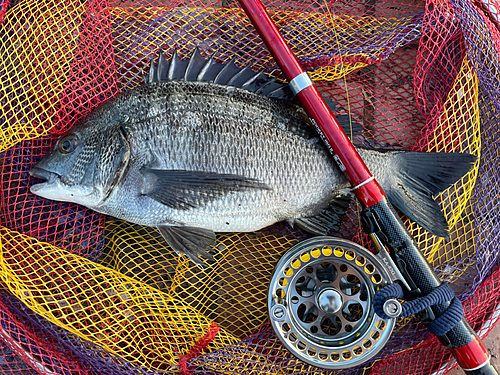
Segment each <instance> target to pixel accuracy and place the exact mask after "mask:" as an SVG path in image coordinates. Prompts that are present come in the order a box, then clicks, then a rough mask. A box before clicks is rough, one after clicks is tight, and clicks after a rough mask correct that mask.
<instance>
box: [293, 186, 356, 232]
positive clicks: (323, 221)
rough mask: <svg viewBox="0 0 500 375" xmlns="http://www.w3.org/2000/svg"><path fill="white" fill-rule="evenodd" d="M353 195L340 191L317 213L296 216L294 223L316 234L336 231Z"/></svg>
mask: <svg viewBox="0 0 500 375" xmlns="http://www.w3.org/2000/svg"><path fill="white" fill-rule="evenodd" d="M353 197H354V195H353V194H352V193H350V192H348V191H345V192H342V194H341V195H338V196H337V197H336V198H334V199H333V200H332V201H331V202H330V203H329V205H328V206H326V207H325V208H324V209H323V210H322V211H321V212H320V213H319V214H317V215H315V216H312V217H302V218H298V219H296V220H295V222H294V223H295V224H296V225H297V226H298V227H299V228H301V229H303V230H305V231H306V232H310V233H313V234H317V235H325V234H327V233H329V232H333V231H338V230H339V229H340V226H341V224H342V220H343V219H344V216H345V213H346V211H347V209H348V208H349V205H350V204H351V201H352V199H353Z"/></svg>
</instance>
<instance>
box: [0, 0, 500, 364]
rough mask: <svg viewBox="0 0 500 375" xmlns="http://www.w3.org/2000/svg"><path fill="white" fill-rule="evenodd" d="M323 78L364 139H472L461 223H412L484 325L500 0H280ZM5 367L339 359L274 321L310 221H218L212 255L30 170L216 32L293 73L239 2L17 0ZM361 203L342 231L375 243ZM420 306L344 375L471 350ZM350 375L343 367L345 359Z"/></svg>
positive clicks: (0, 165)
mask: <svg viewBox="0 0 500 375" xmlns="http://www.w3.org/2000/svg"><path fill="white" fill-rule="evenodd" d="M265 4H266V6H267V7H268V9H269V12H270V14H271V17H272V18H273V20H274V21H275V22H276V24H277V25H278V27H279V29H280V31H281V32H282V34H283V35H284V37H285V39H286V40H287V41H288V42H289V44H290V45H291V47H292V50H293V51H294V53H295V54H296V55H297V57H298V59H299V61H300V62H301V64H302V65H303V66H304V67H305V68H307V69H308V71H309V72H310V74H311V77H312V78H313V79H314V80H315V82H316V84H317V86H318V88H319V90H320V91H321V92H322V94H323V95H324V96H326V97H331V98H333V99H334V100H335V101H336V102H338V103H340V104H341V106H342V107H343V108H344V109H345V112H340V113H338V115H345V114H350V115H351V116H352V118H353V121H356V122H358V123H360V124H361V125H362V126H363V133H362V134H361V135H359V136H356V138H355V139H354V140H353V141H354V142H356V143H358V144H362V145H364V146H366V147H375V148H385V149H407V150H415V151H442V152H455V151H462V152H469V153H472V154H475V155H477V156H478V157H479V161H478V162H477V163H476V165H475V166H474V168H473V169H472V170H471V171H470V172H469V173H468V174H467V175H466V176H465V177H464V178H463V179H462V180H461V181H459V182H458V183H456V184H455V185H454V186H452V187H450V188H449V189H447V190H446V191H445V192H443V193H442V194H440V195H439V196H438V197H436V199H437V200H438V201H439V202H440V204H441V206H442V209H443V212H444V213H445V215H446V217H447V220H448V222H449V224H450V228H451V235H450V239H448V240H444V239H440V238H436V237H434V236H432V235H430V234H429V233H427V232H426V231H424V230H423V229H422V228H420V227H418V225H416V224H415V223H412V222H410V221H409V220H406V224H407V226H408V228H409V229H410V231H411V232H412V233H413V235H414V236H415V238H416V240H417V241H418V243H419V245H420V247H421V249H422V251H423V252H424V254H425V255H426V256H427V257H428V259H429V261H430V262H431V264H432V265H433V266H434V268H435V270H436V271H437V273H438V274H439V276H440V277H441V278H442V279H443V280H445V281H447V282H449V283H450V284H451V285H452V286H453V288H454V289H455V291H456V292H457V294H458V295H459V297H460V298H461V300H462V301H464V302H465V306H466V311H467V316H468V319H469V322H470V323H471V325H472V326H473V327H474V328H475V329H476V330H478V331H479V332H480V334H481V335H482V336H484V335H486V334H487V333H488V332H489V330H490V329H491V328H492V327H493V325H494V324H496V320H497V318H498V315H499V314H500V308H499V306H498V304H499V301H498V299H499V296H500V295H499V293H498V288H497V284H498V283H499V277H500V276H499V275H500V274H499V272H498V271H495V269H496V266H497V258H498V249H499V248H500V246H499V235H498V232H497V231H496V228H497V227H498V220H500V219H499V218H498V212H499V210H500V208H499V199H498V191H499V190H500V186H499V179H498V175H499V172H500V171H499V170H498V168H499V167H498V165H499V155H498V146H497V144H496V143H495V140H496V139H498V138H499V136H500V135H499V134H498V133H499V128H498V124H499V123H500V122H499V120H500V119H498V118H497V117H498V113H500V112H499V111H500V101H499V100H498V97H499V94H500V93H499V92H498V91H499V90H500V89H499V87H500V82H498V80H499V78H498V77H499V74H498V73H499V72H498V68H499V66H500V65H499V64H498V50H499V47H500V46H499V43H500V33H499V31H498V29H497V24H498V20H497V18H496V17H498V14H499V13H500V11H499V10H500V8H499V4H498V2H497V1H496V0H484V1H480V2H479V1H478V2H472V1H469V0H428V1H427V2H424V1H399V0H391V1H385V0H379V1H372V0H370V1H366V2H361V1H353V0H340V1H335V2H328V1H323V0H321V1H320V0H318V1H311V0H307V1H305V0H292V1H286V2H285V1H282V0H274V1H272V0H269V1H266V2H265ZM0 23H1V24H0V34H1V38H0V101H1V107H0V152H1V154H0V181H1V187H2V189H1V190H0V191H1V193H0V194H1V196H0V197H1V198H0V199H1V200H0V201H1V207H0V226H1V229H0V265H1V269H2V272H1V274H0V275H1V279H0V287H1V289H2V290H3V292H1V293H0V322H1V325H0V339H1V340H0V341H1V342H0V350H1V352H0V366H1V367H2V369H3V371H4V372H5V373H12V374H18V373H22V374H31V373H35V372H38V373H42V374H70V373H78V374H80V373H81V374H90V373H99V374H130V373H141V374H143V373H144V374H153V373H155V374H156V373H189V372H190V373H203V374H206V373H227V374H230V373H248V374H257V373H265V372H268V373H277V372H282V373H293V372H297V373H311V374H312V373H322V371H321V370H319V369H317V368H314V367H312V366H309V365H306V364H305V363H303V362H300V361H298V360H296V359H295V358H294V357H293V356H291V355H290V354H289V353H288V352H287V350H286V349H285V348H284V347H283V346H282V345H281V343H280V342H279V340H277V339H276V337H275V336H274V334H273V331H272V329H271V327H270V325H269V324H268V322H267V311H266V299H267V286H268V285H269V281H270V279H271V275H272V273H273V268H274V265H275V264H276V262H277V261H278V259H279V258H280V257H281V255H282V254H284V253H285V252H286V251H287V250H288V249H289V248H290V247H291V246H293V245H294V244H295V243H297V242H299V241H301V240H303V239H306V238H308V237H309V235H308V234H306V233H304V232H302V231H300V230H299V229H296V228H295V229H294V228H291V227H289V226H288V225H286V224H284V223H278V224H276V225H274V226H272V227H268V228H265V229H263V230H261V231H258V232H254V233H229V234H223V235H222V234H221V235H218V236H217V249H218V252H217V255H216V256H215V258H216V263H215V264H214V265H213V266H211V267H208V268H206V269H204V270H201V269H199V268H198V267H197V266H194V265H193V264H192V262H189V261H188V260H187V258H185V257H178V256H177V255H176V254H175V253H173V252H172V251H170V249H169V248H167V247H166V246H165V243H164V242H163V240H162V238H161V236H160V234H159V233H158V232H157V231H156V230H155V229H152V228H148V227H142V226H138V225H134V224H131V223H128V222H124V221H118V220H115V219H112V218H106V217H104V216H103V215H100V214H98V213H95V212H93V211H91V210H89V209H86V208H84V207H82V206H79V205H76V204H70V203H61V202H54V201H49V200H45V199H42V198H40V197H38V196H35V195H33V194H31V193H30V192H29V187H30V186H31V185H32V184H33V179H30V178H29V175H28V171H29V170H30V168H31V167H32V166H33V165H34V164H35V163H36V162H37V161H38V160H39V159H40V158H41V157H42V156H43V155H45V154H46V153H47V151H48V150H49V149H50V147H51V146H52V145H53V144H54V142H55V140H56V139H57V137H58V136H59V135H60V134H62V133H64V132H65V131H66V130H67V129H69V128H70V127H71V126H72V125H74V123H75V122H76V121H77V120H78V119H80V118H82V117H84V116H85V115H86V114H87V113H88V112H89V111H90V110H91V109H92V108H94V107H96V106H97V105H99V104H100V103H102V102H104V101H106V100H107V99H109V98H110V97H112V96H114V95H116V94H117V93H119V92H122V91H124V90H127V89H130V88H133V87H136V86H138V85H139V84H141V82H142V76H143V74H144V73H145V71H146V70H147V67H148V64H149V61H150V60H151V59H152V58H154V57H155V56H157V54H158V52H159V51H160V50H164V51H165V53H166V54H167V55H172V53H173V51H174V50H177V51H178V53H179V54H180V55H181V56H182V57H187V56H188V55H189V54H191V52H192V50H193V49H194V48H195V47H199V48H200V50H201V51H202V54H203V55H210V54H214V56H215V59H216V60H217V61H219V62H223V61H229V60H230V59H232V58H235V59H236V60H235V61H236V64H237V65H239V66H245V65H251V66H252V67H253V69H254V70H264V71H265V72H266V73H267V74H269V75H272V76H276V77H278V78H283V77H281V75H280V74H281V73H280V71H279V69H278V68H277V66H276V65H275V63H274V60H273V59H272V57H271V56H270V54H269V52H268V51H267V49H266V48H265V46H264V45H263V43H262V42H261V40H260V38H259V37H258V35H257V33H256V32H255V30H254V28H253V27H252V26H251V24H250V23H249V21H248V20H247V18H246V16H245V15H244V13H243V12H242V10H241V9H240V8H239V7H238V4H237V3H236V2H234V1H231V0H220V1H218V0H203V1H196V0H183V1H179V0H178V1H148V0H141V1H118V0H108V1H104V0H90V1H77V0H65V1H62V2H61V1H55V0H41V1H29V0H23V1H10V2H9V1H5V0H4V1H3V2H2V1H0ZM359 209H360V207H359V206H357V205H356V204H353V205H352V206H351V208H350V209H349V211H348V214H347V216H346V218H345V220H344V222H343V225H342V228H341V230H340V231H339V232H338V233H336V234H335V235H337V236H341V237H344V238H348V239H353V240H355V241H357V242H359V243H361V244H363V245H365V246H367V247H370V246H371V245H370V243H369V242H368V241H367V239H366V238H365V236H364V235H363V234H362V233H361V231H360V229H359V227H360V225H359V215H358V213H359ZM454 365H455V364H454V362H453V360H452V359H451V358H450V356H449V354H448V352H447V351H446V350H444V349H443V348H442V347H441V346H440V344H439V342H438V341H437V340H436V339H435V338H433V337H431V336H430V335H429V334H428V332H427V331H426V330H425V329H424V328H423V327H422V326H421V325H419V324H418V322H417V321H416V320H415V319H412V318H409V319H404V320H399V321H398V322H397V325H396V330H395V332H394V334H393V336H392V337H391V339H390V341H389V342H388V344H387V345H386V347H385V348H384V350H383V351H382V352H381V353H379V355H378V356H377V357H376V358H374V359H372V360H370V362H369V363H366V364H365V365H363V366H361V367H359V368H354V369H349V370H344V371H342V373H344V374H358V373H372V374H399V373H402V372H403V373H408V369H411V371H409V372H410V373H412V374H428V373H431V372H433V371H435V370H437V369H443V371H447V370H449V369H450V368H452V367H453V366H454ZM332 373H335V372H332Z"/></svg>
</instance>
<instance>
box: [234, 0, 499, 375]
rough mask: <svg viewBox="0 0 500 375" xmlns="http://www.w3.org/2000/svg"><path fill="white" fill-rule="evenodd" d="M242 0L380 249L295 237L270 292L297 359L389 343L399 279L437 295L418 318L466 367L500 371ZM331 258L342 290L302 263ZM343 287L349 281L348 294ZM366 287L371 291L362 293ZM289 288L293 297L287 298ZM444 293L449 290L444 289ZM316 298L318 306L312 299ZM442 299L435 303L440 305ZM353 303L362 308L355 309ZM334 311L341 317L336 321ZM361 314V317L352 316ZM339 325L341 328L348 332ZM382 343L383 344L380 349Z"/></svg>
mask: <svg viewBox="0 0 500 375" xmlns="http://www.w3.org/2000/svg"><path fill="white" fill-rule="evenodd" d="M239 2H240V4H241V6H242V8H243V9H244V11H245V13H246V14H247V16H248V18H249V19H250V21H251V22H252V24H253V26H254V27H255V28H256V30H257V32H258V33H259V35H260V36H261V38H262V39H263V41H264V43H265V44H266V46H267V48H268V49H269V51H270V52H271V54H272V55H273V57H274V59H275V61H276V63H277V64H278V66H279V67H280V68H281V70H282V72H283V73H284V75H285V77H286V78H287V79H288V80H289V82H290V83H289V86H290V88H291V90H292V92H293V94H294V95H295V96H296V97H297V98H298V99H299V101H300V103H301V105H302V106H303V108H304V109H305V111H306V112H307V114H308V116H309V117H310V120H311V123H312V124H313V125H314V126H315V127H316V130H317V131H318V133H319V134H320V136H321V138H322V139H323V141H324V142H325V144H326V146H327V147H328V149H329V151H330V152H331V153H332V155H333V158H334V160H335V161H336V163H337V164H338V166H339V168H340V169H341V171H342V172H343V173H344V174H345V175H346V177H347V178H348V180H349V182H350V183H351V185H352V186H353V188H352V191H353V192H354V194H355V195H356V197H357V198H358V199H359V200H360V201H361V203H362V205H363V211H362V222H363V229H364V231H365V233H367V234H369V235H370V237H371V239H372V241H373V243H374V245H375V248H376V251H375V253H376V254H375V255H376V256H373V255H372V254H370V253H369V252H368V251H367V250H366V249H364V248H362V247H360V246H359V245H356V244H353V243H349V242H348V241H345V240H340V239H335V238H327V237H320V238H319V240H315V239H314V238H313V239H310V240H307V241H304V242H301V243H299V244H298V245H296V246H298V248H297V249H295V251H293V252H291V253H290V252H289V253H287V254H285V256H284V257H283V258H282V259H281V260H280V262H279V263H278V265H277V267H276V271H275V277H273V280H272V282H271V287H270V295H269V299H268V303H269V313H270V318H271V322H272V325H273V328H274V329H275V331H276V332H277V334H278V337H279V338H280V340H281V341H282V342H283V343H284V344H285V346H286V347H287V348H288V349H289V350H291V351H292V353H293V354H294V355H296V356H298V357H299V358H300V359H301V360H304V361H305V362H308V363H311V364H314V365H317V366H319V367H323V368H331V369H336V368H345V367H353V366H357V365H359V364H361V363H363V361H366V360H368V359H370V358H372V357H373V356H374V355H375V354H376V353H377V351H378V350H380V349H381V346H383V345H380V344H378V343H382V344H385V342H387V340H388V338H389V337H388V336H389V335H390V333H389V334H387V331H388V330H392V328H393V327H394V321H395V319H394V318H395V317H397V316H400V314H401V311H402V310H403V309H404V307H403V306H404V305H407V303H405V304H403V306H402V305H401V304H400V303H399V301H398V299H401V298H402V297H403V295H401V292H394V291H395V290H397V289H398V288H397V287H396V288H392V287H393V286H397V285H398V284H396V283H395V281H397V280H399V281H401V283H402V284H403V285H404V286H405V287H406V289H407V291H406V295H410V296H414V297H415V296H419V297H422V298H423V299H425V298H429V297H432V298H431V299H433V301H434V302H429V301H425V303H424V305H425V308H424V309H423V311H422V313H420V314H419V315H418V316H419V318H420V320H421V321H422V322H423V324H424V325H425V326H426V327H427V328H429V329H430V330H431V332H433V333H435V334H436V335H437V336H438V338H439V340H440V342H441V343H442V344H443V345H445V346H447V347H448V348H449V349H450V350H451V352H452V354H453V356H454V357H455V358H456V360H457V362H458V364H459V365H460V367H462V369H463V370H464V371H465V372H466V373H467V374H474V375H494V374H497V375H498V374H499V372H498V371H497V369H496V368H495V367H494V366H493V364H492V363H491V361H490V359H491V357H490V355H489V352H488V350H487V349H486V347H485V346H484V344H483V343H482V341H481V340H480V338H479V337H478V336H477V335H476V333H475V332H474V330H473V329H472V328H471V327H470V326H469V324H468V323H467V320H466V319H465V317H464V316H463V308H462V305H461V303H460V302H459V301H458V299H457V298H456V297H454V293H453V291H451V288H449V286H448V285H447V284H443V283H442V282H441V280H440V279H439V277H438V276H437V275H436V273H435V272H434V270H433V269H432V268H431V266H430V264H429V263H428V262H427V260H426V258H425V257H424V256H423V254H422V252H421V251H420V249H419V248H418V245H417V243H416V242H415V240H414V239H413V237H412V235H411V234H410V233H409V231H408V230H407V229H406V227H405V225H404V224H403V222H402V220H401V218H400V217H399V215H398V214H397V213H396V211H395V210H394V208H393V207H392V205H391V204H390V203H389V202H388V200H387V198H386V195H385V193H384V191H383V189H382V187H381V186H380V185H379V183H378V182H377V181H376V180H375V178H374V177H373V175H372V174H371V173H370V171H369V170H368V168H367V167H366V165H365V164H364V162H363V161H362V159H361V158H360V156H359V154H358V153H357V151H356V150H355V148H354V146H353V145H352V143H351V142H350V140H349V138H348V137H347V135H346V134H345V133H344V131H343V130H342V128H341V126H340V124H339V123H338V121H337V120H336V119H335V117H334V116H333V114H332V113H331V111H330V110H329V108H328V106H327V105H326V104H325V101H324V99H323V97H322V96H321V95H320V93H319V92H318V90H317V89H316V87H315V85H314V84H313V82H312V80H311V79H310V77H309V75H308V74H307V73H306V72H305V71H304V70H303V69H302V67H301V65H300V63H299V62H298V60H297V58H296V57H295V56H294V54H293V52H292V51H291V49H290V48H289V46H288V45H287V43H286V42H285V40H284V39H283V37H282V36H281V34H280V33H279V31H278V29H277V27H276V26H275V24H274V23H273V21H272V20H271V18H270V17H269V15H268V13H267V11H266V9H265V8H264V6H263V5H262V3H261V2H260V0H239ZM318 241H320V242H321V241H323V242H322V243H323V245H324V246H322V247H321V246H320V245H319V244H318ZM359 254H362V256H361V255H359ZM389 254H390V255H389ZM331 257H333V258H335V257H337V259H338V262H339V264H338V265H337V266H338V268H339V270H340V271H339V272H344V273H343V274H347V273H349V272H350V274H349V275H348V277H349V276H350V277H351V278H350V279H349V278H347V279H346V280H344V281H343V284H342V281H341V282H340V283H339V284H336V285H337V286H338V288H333V287H328V288H326V287H325V288H323V289H320V290H316V288H315V286H314V285H313V284H314V283H313V282H312V279H311V278H310V277H309V279H308V277H307V275H308V273H307V272H308V270H307V269H306V270H302V269H301V265H302V264H308V262H310V261H311V259H313V258H314V259H317V262H321V261H324V260H325V259H329V258H331ZM311 264H312V263H311ZM375 275H378V277H375ZM296 276H300V277H299V279H297V278H295V279H294V277H296ZM381 280H384V283H385V284H388V286H386V287H385V288H382V289H380V288H377V287H376V286H377V285H381V284H383V283H382V282H381ZM292 282H294V283H295V284H294V285H295V289H296V290H298V291H299V293H298V294H297V293H296V291H293V290H291V289H287V288H286V286H287V284H289V283H292ZM339 288H343V289H342V290H343V292H341V291H340V290H339ZM360 289H361V290H365V292H364V293H363V292H359V290H360ZM377 289H380V290H382V291H384V290H386V291H390V292H391V293H392V294H390V295H387V293H386V295H383V294H382V297H385V298H383V300H382V301H380V293H379V295H378V296H377V293H378V292H376V291H377ZM285 290H286V291H285ZM346 290H347V292H346ZM289 291H290V293H291V297H290V299H286V298H285V297H286V293H288V292H289ZM450 291H451V292H450ZM271 292H272V293H273V294H271ZM306 292H307V293H306ZM313 292H317V293H316V294H317V296H316V299H314V300H312V299H311V298H312V297H311V296H310V294H312V293H313ZM355 295H359V298H358V299H357V300H355V301H354V302H355V303H353V304H352V306H355V308H354V309H352V311H351V312H352V316H354V318H353V319H347V323H349V322H353V323H350V324H347V325H345V326H344V324H345V323H346V320H343V319H342V316H341V315H340V314H339V311H341V310H340V309H341V306H342V305H343V304H344V299H350V298H352V299H353V300H354V296H355ZM444 295H446V296H445V297H443V296H444ZM346 296H347V298H346ZM377 297H378V298H377ZM311 301H313V302H314V303H316V304H317V305H318V307H316V306H313V305H314V303H313V302H311ZM436 301H438V303H437V304H434V303H435V302H436ZM348 302H350V301H348ZM370 302H371V303H375V302H378V303H379V305H380V303H382V304H383V305H382V309H381V308H379V309H378V310H377V315H378V316H379V318H377V316H375V315H373V310H372V309H373V307H368V304H369V303H370ZM294 304H295V305H298V306H306V307H305V309H306V311H307V314H305V313H304V311H302V312H300V311H298V310H299V309H300V307H299V308H298V309H295V310H294V309H290V308H289V305H294ZM379 307H380V306H379ZM303 309H304V308H303ZM356 309H358V310H356ZM381 310H383V311H381ZM407 310H408V309H407ZM410 310H411V309H410ZM356 311H361V313H358V316H356V314H357V313H356ZM367 312H368V313H367ZM370 312H371V313H372V315H370ZM334 313H337V315H336V316H335V319H332V318H331V317H332V316H334V315H332V314H334ZM318 315H321V316H322V317H323V318H322V319H323V320H324V321H327V322H328V319H330V320H329V327H326V328H325V330H327V328H328V329H330V330H332V329H333V332H334V333H335V332H342V335H340V336H339V337H340V338H339V339H335V337H334V335H332V334H330V335H325V334H319V333H318V332H317V328H316V329H314V330H313V326H312V325H311V320H313V319H314V318H315V317H317V316H318ZM380 315H382V317H380ZM297 317H298V318H297ZM356 319H358V320H356ZM355 322H357V323H356V324H354V323H355ZM353 326H355V327H358V328H359V331H358V332H357V333H356V336H357V337H353V335H352V334H351V333H352V332H353ZM339 327H343V328H342V330H343V331H342V330H341V329H340V328H339ZM347 327H350V329H348V328H347ZM358 328H356V329H358ZM332 337H333V338H332ZM376 346H378V348H377V350H374V349H373V348H374V347H376Z"/></svg>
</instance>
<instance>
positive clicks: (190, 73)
mask: <svg viewBox="0 0 500 375" xmlns="http://www.w3.org/2000/svg"><path fill="white" fill-rule="evenodd" d="M144 81H145V83H153V82H168V81H187V82H210V83H214V84H219V85H227V86H232V87H238V88H241V89H244V90H247V91H250V92H254V93H256V94H260V95H265V96H267V97H270V98H274V99H284V100H293V95H292V92H291V90H290V88H289V86H288V85H287V84H283V83H280V82H278V81H276V80H274V79H273V78H270V77H268V76H267V75H265V74H264V73H263V72H254V71H253V70H252V68H251V67H250V65H247V66H245V67H244V68H238V67H237V66H236V64H235V59H232V60H231V61H230V62H229V63H226V64H219V63H216V62H214V55H212V56H210V57H209V58H208V59H205V58H204V57H203V56H202V55H201V53H200V50H199V49H198V48H195V50H194V51H193V53H192V54H191V57H190V58H189V59H187V60H181V59H180V58H179V56H178V54H177V51H174V53H173V56H172V59H171V60H167V59H166V58H165V55H164V53H163V51H161V53H160V56H159V58H158V66H156V65H155V63H154V61H151V65H150V68H149V74H148V75H147V76H145V77H144ZM326 103H327V105H328V107H330V109H331V110H332V112H334V113H337V112H338V111H339V110H341V109H342V108H341V106H340V105H339V104H338V103H335V102H333V101H332V100H331V99H328V98H327V99H326ZM336 117H337V120H338V121H339V122H340V124H341V125H342V127H343V128H344V130H345V131H346V132H347V134H350V135H355V134H356V133H359V132H360V131H362V129H363V127H362V126H361V125H359V124H357V123H352V124H351V123H350V120H349V116H347V115H338V114H336ZM346 117H347V119H346ZM346 124H347V126H346ZM359 129H361V130H359Z"/></svg>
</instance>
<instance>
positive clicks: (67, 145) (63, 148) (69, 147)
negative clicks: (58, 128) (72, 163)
mask: <svg viewBox="0 0 500 375" xmlns="http://www.w3.org/2000/svg"><path fill="white" fill-rule="evenodd" d="M77 145H78V141H77V139H76V137H75V136H74V135H68V136H66V137H64V138H63V139H61V140H60V141H59V151H60V152H61V153H63V154H69V153H71V152H73V151H75V149H76V146H77Z"/></svg>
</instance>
